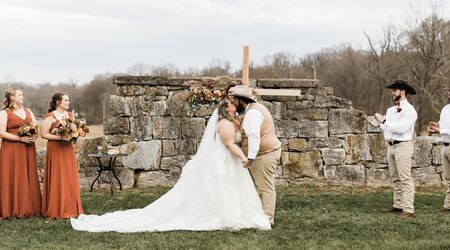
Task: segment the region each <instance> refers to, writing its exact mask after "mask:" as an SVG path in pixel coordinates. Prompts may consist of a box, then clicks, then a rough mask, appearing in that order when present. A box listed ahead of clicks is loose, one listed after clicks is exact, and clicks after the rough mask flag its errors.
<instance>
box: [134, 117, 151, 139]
mask: <svg viewBox="0 0 450 250" xmlns="http://www.w3.org/2000/svg"><path fill="white" fill-rule="evenodd" d="M130 128H131V135H132V136H133V137H135V138H137V139H138V140H150V139H152V134H153V126H152V118H151V117H150V116H139V117H131V118H130Z"/></svg>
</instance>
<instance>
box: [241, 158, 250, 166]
mask: <svg viewBox="0 0 450 250" xmlns="http://www.w3.org/2000/svg"><path fill="white" fill-rule="evenodd" d="M248 163H249V161H248V158H247V157H245V158H243V159H242V165H244V168H246V167H247V166H248Z"/></svg>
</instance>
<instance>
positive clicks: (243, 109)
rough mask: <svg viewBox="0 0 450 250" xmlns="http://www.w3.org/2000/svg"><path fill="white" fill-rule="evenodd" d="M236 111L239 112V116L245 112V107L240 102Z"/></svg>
mask: <svg viewBox="0 0 450 250" xmlns="http://www.w3.org/2000/svg"><path fill="white" fill-rule="evenodd" d="M236 111H237V112H238V113H239V114H241V113H242V112H244V111H245V107H244V105H242V103H241V102H239V103H238V105H237V106H236Z"/></svg>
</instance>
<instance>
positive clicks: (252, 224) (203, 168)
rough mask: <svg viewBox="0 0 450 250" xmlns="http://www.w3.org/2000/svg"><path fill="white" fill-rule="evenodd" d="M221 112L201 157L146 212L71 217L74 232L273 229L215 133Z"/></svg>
mask: <svg viewBox="0 0 450 250" xmlns="http://www.w3.org/2000/svg"><path fill="white" fill-rule="evenodd" d="M217 123H218V115H217V110H215V111H214V113H213V115H212V116H211V118H210V120H209V122H208V125H207V127H206V130H205V132H204V134H203V138H202V142H201V143H200V146H199V148H198V150H197V153H196V154H195V155H194V156H193V158H192V159H191V160H189V161H188V162H187V163H186V165H185V166H184V167H183V171H182V173H181V176H180V178H179V180H178V182H177V183H176V184H175V186H174V187H173V188H172V189H171V190H169V191H168V192H167V193H166V194H164V195H163V196H161V197H160V198H159V199H157V200H156V201H154V202H153V203H151V204H150V205H148V206H146V207H144V208H142V209H130V210H125V211H117V212H113V213H106V214H104V215H101V216H98V215H80V216H79V217H78V218H77V219H74V218H72V219H70V222H71V224H72V227H73V229H75V230H79V231H89V232H107V231H116V232H121V233H131V232H156V231H172V230H192V231H208V230H239V229H242V228H258V229H261V230H270V229H271V226H270V222H269V219H268V218H267V216H266V215H265V214H264V212H263V209H262V205H261V200H260V198H259V196H258V194H257V193H256V189H255V187H254V184H253V181H252V178H251V176H250V174H249V172H248V170H247V169H246V168H244V167H243V166H242V163H241V162H240V160H239V159H238V158H236V157H235V156H233V155H232V154H231V153H230V151H228V149H227V148H226V147H225V146H224V145H223V144H222V142H221V140H220V138H219V135H218V134H216V127H217Z"/></svg>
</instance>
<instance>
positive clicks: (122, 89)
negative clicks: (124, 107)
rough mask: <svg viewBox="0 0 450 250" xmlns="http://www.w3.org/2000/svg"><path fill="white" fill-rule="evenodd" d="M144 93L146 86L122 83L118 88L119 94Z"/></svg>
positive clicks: (117, 92) (132, 94) (135, 94)
mask: <svg viewBox="0 0 450 250" xmlns="http://www.w3.org/2000/svg"><path fill="white" fill-rule="evenodd" d="M143 94H144V87H142V86H138V85H121V86H117V88H116V95H118V96H137V95H143Z"/></svg>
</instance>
